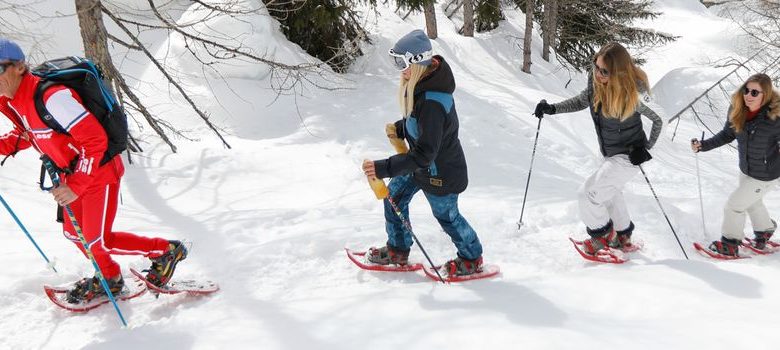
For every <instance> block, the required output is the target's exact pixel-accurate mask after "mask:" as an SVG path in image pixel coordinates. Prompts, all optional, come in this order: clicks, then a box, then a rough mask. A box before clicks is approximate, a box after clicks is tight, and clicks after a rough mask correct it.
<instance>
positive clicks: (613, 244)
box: [604, 230, 623, 249]
mask: <svg viewBox="0 0 780 350" xmlns="http://www.w3.org/2000/svg"><path fill="white" fill-rule="evenodd" d="M619 238H620V236H619V235H618V234H617V232H615V231H614V230H613V231H610V232H609V234H608V235H607V236H606V237H605V238H604V239H606V241H607V246H608V247H610V248H615V249H620V248H623V243H622V242H621V241H620V239H619Z"/></svg>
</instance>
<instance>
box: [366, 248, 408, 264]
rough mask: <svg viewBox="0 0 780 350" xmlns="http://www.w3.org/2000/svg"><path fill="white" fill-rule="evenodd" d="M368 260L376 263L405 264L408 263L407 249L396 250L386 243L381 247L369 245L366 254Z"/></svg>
mask: <svg viewBox="0 0 780 350" xmlns="http://www.w3.org/2000/svg"><path fill="white" fill-rule="evenodd" d="M366 257H367V258H368V261H369V262H371V263H374V264H377V265H390V264H393V265H398V266H405V265H407V264H408V263H409V250H406V251H403V250H397V249H395V248H392V247H390V246H388V245H386V246H384V247H381V248H374V247H371V248H369V249H368V254H366Z"/></svg>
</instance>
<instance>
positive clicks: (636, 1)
mask: <svg viewBox="0 0 780 350" xmlns="http://www.w3.org/2000/svg"><path fill="white" fill-rule="evenodd" d="M651 6H652V1H651V0H609V1H602V0H567V1H558V8H557V33H556V34H558V40H557V42H556V44H557V45H556V47H555V49H556V53H557V54H558V56H559V57H561V58H563V59H564V60H565V61H566V62H567V63H568V64H569V65H570V66H571V67H572V68H574V69H576V70H580V71H581V70H586V69H588V68H589V67H590V65H591V60H592V59H593V55H595V53H596V50H598V49H599V48H600V47H601V46H603V45H606V44H607V43H610V42H613V41H614V42H619V43H621V44H623V45H625V46H629V47H631V46H633V47H650V46H656V45H662V44H665V43H668V42H671V41H674V40H675V39H676V38H677V37H675V36H672V35H669V34H666V33H661V32H656V31H654V30H652V29H644V28H637V27H632V26H631V24H632V23H633V22H634V21H635V20H646V19H654V18H656V17H658V16H659V15H660V13H659V12H653V11H652V10H651V9H650V7H651ZM540 17H541V14H537V21H541V20H542V18H540ZM542 28H544V26H543V27H542ZM639 63H641V60H639Z"/></svg>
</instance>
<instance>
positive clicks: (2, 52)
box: [0, 38, 24, 61]
mask: <svg viewBox="0 0 780 350" xmlns="http://www.w3.org/2000/svg"><path fill="white" fill-rule="evenodd" d="M0 61H24V52H22V49H21V48H20V47H19V45H16V43H15V42H13V41H11V40H8V39H5V38H0Z"/></svg>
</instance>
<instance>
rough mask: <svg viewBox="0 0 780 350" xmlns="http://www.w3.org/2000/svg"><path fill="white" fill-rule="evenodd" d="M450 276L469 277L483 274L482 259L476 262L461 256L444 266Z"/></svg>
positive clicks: (477, 259)
mask: <svg viewBox="0 0 780 350" xmlns="http://www.w3.org/2000/svg"><path fill="white" fill-rule="evenodd" d="M443 267H444V270H445V271H447V275H448V276H467V275H471V274H475V273H479V272H482V257H481V256H480V257H479V258H476V259H474V260H468V259H463V258H461V257H460V256H458V257H457V258H455V259H454V260H450V261H448V262H447V263H446V264H444V266H443Z"/></svg>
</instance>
